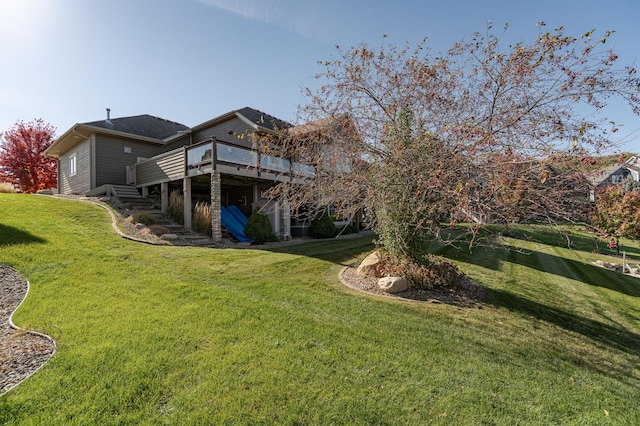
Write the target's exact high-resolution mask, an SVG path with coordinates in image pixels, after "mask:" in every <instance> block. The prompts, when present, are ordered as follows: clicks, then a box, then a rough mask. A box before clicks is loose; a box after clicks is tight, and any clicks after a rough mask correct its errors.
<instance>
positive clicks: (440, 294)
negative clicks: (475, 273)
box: [340, 266, 485, 309]
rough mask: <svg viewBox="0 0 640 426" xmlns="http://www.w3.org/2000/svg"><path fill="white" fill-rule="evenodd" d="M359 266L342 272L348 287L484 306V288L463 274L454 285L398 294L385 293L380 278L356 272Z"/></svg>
mask: <svg viewBox="0 0 640 426" xmlns="http://www.w3.org/2000/svg"><path fill="white" fill-rule="evenodd" d="M356 270H357V266H349V267H347V268H344V269H343V270H342V272H340V281H342V283H343V284H345V285H346V286H348V287H351V288H353V289H355V290H359V291H363V292H366V293H371V294H376V295H380V296H386V297H394V298H398V299H407V300H416V301H421V302H430V303H446V304H449V305H456V306H464V307H477V308H480V309H481V308H482V305H481V304H480V303H479V302H482V301H483V300H484V297H485V291H484V288H483V287H482V286H481V285H480V284H478V283H476V282H475V281H473V280H472V279H471V278H469V277H466V276H462V277H461V278H460V280H459V281H458V282H457V283H456V284H455V285H452V286H446V287H445V286H434V287H433V288H432V289H409V290H406V291H403V292H400V293H396V294H389V293H385V292H384V291H382V290H381V289H380V287H378V278H375V277H364V276H361V275H358V273H357V272H356Z"/></svg>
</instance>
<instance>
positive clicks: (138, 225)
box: [135, 222, 147, 231]
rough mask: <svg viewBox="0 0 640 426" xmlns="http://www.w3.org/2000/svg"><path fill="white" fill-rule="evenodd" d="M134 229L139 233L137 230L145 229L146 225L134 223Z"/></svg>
mask: <svg viewBox="0 0 640 426" xmlns="http://www.w3.org/2000/svg"><path fill="white" fill-rule="evenodd" d="M135 227H136V230H138V231H139V230H141V229H144V228H146V227H147V225H145V224H144V223H140V222H138V223H136V226H135Z"/></svg>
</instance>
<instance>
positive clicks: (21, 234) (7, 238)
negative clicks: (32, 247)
mask: <svg viewBox="0 0 640 426" xmlns="http://www.w3.org/2000/svg"><path fill="white" fill-rule="evenodd" d="M46 241H47V240H45V239H42V238H40V237H36V236H35V235H33V234H30V233H28V232H25V231H22V230H20V229H18V228H14V227H13V226H8V225H3V224H1V223H0V246H9V245H16V244H31V243H45V242H46Z"/></svg>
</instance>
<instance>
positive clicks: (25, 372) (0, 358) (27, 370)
mask: <svg viewBox="0 0 640 426" xmlns="http://www.w3.org/2000/svg"><path fill="white" fill-rule="evenodd" d="M28 290H29V284H28V282H27V280H25V279H24V278H23V277H21V276H20V274H19V273H18V272H17V271H16V270H15V269H13V268H10V267H8V266H5V265H2V264H0V395H2V394H4V393H5V392H8V391H9V390H11V389H13V388H14V387H15V386H17V385H18V384H20V383H21V382H22V381H23V380H25V379H27V378H28V377H29V376H31V375H32V374H33V373H35V372H36V371H38V369H40V367H42V365H44V363H45V362H47V361H48V360H49V359H50V358H51V357H52V356H53V354H54V352H55V349H56V345H55V342H54V341H53V340H52V339H51V338H49V337H47V336H44V335H42V334H39V333H35V332H32V331H29V330H23V329H20V328H14V327H12V325H11V322H10V319H11V314H12V313H13V312H14V311H15V310H16V309H17V308H18V306H20V303H22V301H23V300H24V298H25V296H26V295H27V292H28Z"/></svg>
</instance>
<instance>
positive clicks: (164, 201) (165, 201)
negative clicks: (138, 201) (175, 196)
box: [160, 182, 169, 214]
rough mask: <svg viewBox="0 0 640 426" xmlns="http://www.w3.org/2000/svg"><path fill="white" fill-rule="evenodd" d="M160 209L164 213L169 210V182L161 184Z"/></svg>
mask: <svg viewBox="0 0 640 426" xmlns="http://www.w3.org/2000/svg"><path fill="white" fill-rule="evenodd" d="M160 210H161V211H162V213H163V214H167V212H168V211H169V182H162V183H161V184H160Z"/></svg>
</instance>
